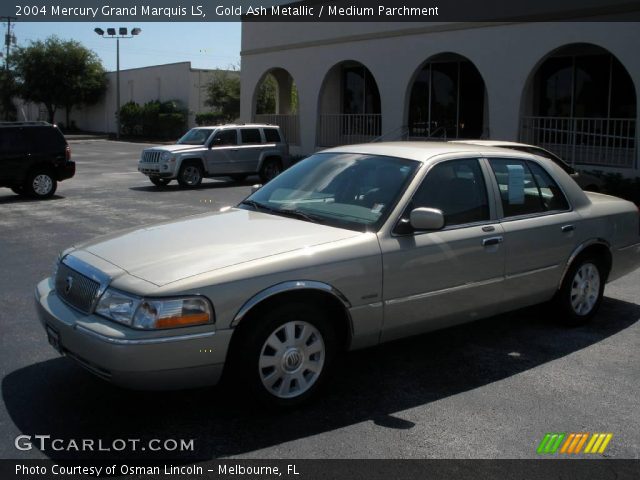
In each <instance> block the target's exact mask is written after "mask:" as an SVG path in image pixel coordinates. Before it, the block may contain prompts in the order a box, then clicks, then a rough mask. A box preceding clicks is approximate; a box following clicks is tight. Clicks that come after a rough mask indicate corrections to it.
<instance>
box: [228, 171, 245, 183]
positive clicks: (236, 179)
mask: <svg viewBox="0 0 640 480" xmlns="http://www.w3.org/2000/svg"><path fill="white" fill-rule="evenodd" d="M229 176H230V177H231V180H233V181H234V182H238V183H239V182H244V181H245V180H246V179H247V177H248V176H249V175H247V174H246V173H236V174H235V175H229Z"/></svg>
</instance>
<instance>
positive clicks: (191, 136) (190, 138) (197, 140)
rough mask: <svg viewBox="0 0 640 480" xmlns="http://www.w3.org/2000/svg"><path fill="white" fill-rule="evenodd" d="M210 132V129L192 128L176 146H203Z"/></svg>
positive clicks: (211, 130)
mask: <svg viewBox="0 0 640 480" xmlns="http://www.w3.org/2000/svg"><path fill="white" fill-rule="evenodd" d="M212 132H213V129H212V128H192V129H191V130H189V131H188V132H187V133H185V134H184V135H183V137H182V138H181V139H180V140H178V142H177V143H178V145H204V144H205V142H206V141H207V139H208V138H209V137H210V136H211V133H212Z"/></svg>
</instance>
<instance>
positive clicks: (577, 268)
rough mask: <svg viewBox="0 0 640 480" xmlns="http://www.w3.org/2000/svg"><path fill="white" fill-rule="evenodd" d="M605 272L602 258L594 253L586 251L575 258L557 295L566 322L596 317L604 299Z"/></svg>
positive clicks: (569, 324) (578, 322)
mask: <svg viewBox="0 0 640 480" xmlns="http://www.w3.org/2000/svg"><path fill="white" fill-rule="evenodd" d="M605 276H606V271H605V269H604V267H603V265H602V261H601V260H600V259H599V258H597V257H595V256H590V255H585V256H583V257H579V258H578V259H576V260H575V261H574V262H573V264H572V265H571V267H570V268H569V270H568V271H567V275H566V276H565V279H564V281H563V283H562V286H561V288H560V290H559V291H558V294H557V297H556V304H557V305H558V307H559V308H560V310H561V312H562V314H563V316H562V319H561V321H562V323H563V324H565V325H567V326H571V327H573V326H578V325H583V324H585V323H587V322H588V321H589V320H591V319H592V318H593V316H594V315H595V314H596V313H597V311H598V309H599V308H600V304H601V303H602V297H603V294H604V284H605V280H606V277H605Z"/></svg>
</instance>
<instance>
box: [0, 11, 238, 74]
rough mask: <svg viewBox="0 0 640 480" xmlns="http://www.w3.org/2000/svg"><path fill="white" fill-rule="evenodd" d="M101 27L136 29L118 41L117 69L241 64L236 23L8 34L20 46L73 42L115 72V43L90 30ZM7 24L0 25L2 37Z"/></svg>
mask: <svg viewBox="0 0 640 480" xmlns="http://www.w3.org/2000/svg"><path fill="white" fill-rule="evenodd" d="M96 27H100V28H102V29H103V30H106V29H107V28H108V27H116V28H118V27H127V28H128V29H129V30H131V29H132V28H134V27H140V28H141V29H142V33H141V34H140V35H138V36H137V37H134V38H131V39H127V40H121V41H120V69H121V70H123V69H127V68H135V67H145V66H149V65H160V64H163V63H175V62H183V61H191V66H192V67H193V68H228V67H230V66H232V65H239V64H240V27H241V24H240V22H208V23H204V22H202V23H196V22H172V23H166V22H164V23H151V22H141V23H136V24H134V23H118V24H117V25H111V24H101V23H96V24H94V23H79V22H69V23H65V22H59V23H49V22H46V23H45V22H29V23H27V22H18V23H16V24H15V27H12V31H13V33H14V34H15V36H16V39H17V42H18V45H19V46H26V45H28V44H29V41H33V40H43V39H45V38H47V37H48V36H50V35H57V36H58V37H60V38H62V39H65V40H77V41H79V42H80V43H82V44H83V45H84V46H85V47H87V48H89V49H91V50H93V51H94V52H95V53H96V54H98V56H99V57H100V58H101V59H102V63H103V65H104V67H105V68H106V69H107V70H109V71H111V70H115V69H116V42H115V40H112V39H103V38H100V37H99V36H98V35H97V34H96V33H94V31H93V29H94V28H96ZM5 31H6V24H2V25H1V30H0V32H1V33H2V38H4V33H5Z"/></svg>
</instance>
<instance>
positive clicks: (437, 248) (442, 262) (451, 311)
mask: <svg viewBox="0 0 640 480" xmlns="http://www.w3.org/2000/svg"><path fill="white" fill-rule="evenodd" d="M483 168H484V167H482V166H481V164H480V162H479V160H478V159H476V158H467V159H460V160H446V161H443V162H440V163H438V164H436V165H435V166H433V167H432V168H431V170H430V171H429V172H428V173H427V175H426V177H425V178H424V180H423V182H422V184H421V185H420V187H419V188H418V189H417V190H416V193H415V195H414V197H413V199H412V200H411V202H410V203H409V205H408V206H407V208H406V209H405V212H404V214H403V218H405V219H406V218H408V216H409V213H410V211H411V210H412V209H414V208H418V207H429V208H437V209H440V210H442V212H443V213H444V216H445V226H444V228H443V229H441V230H438V231H430V232H410V233H404V234H403V233H402V232H401V231H400V230H399V227H396V233H394V234H392V235H391V236H389V237H387V238H381V239H380V244H381V248H382V258H383V266H384V287H383V288H384V318H385V320H384V328H383V334H382V337H383V340H391V339H394V338H398V337H402V336H406V335H411V334H415V333H419V332H423V331H427V330H433V329H436V328H441V327H443V326H447V325H451V324H454V323H457V322H461V321H466V320H470V319H473V318H476V317H481V316H486V315H488V314H491V313H493V312H495V311H498V309H499V308H500V304H501V303H502V300H503V293H502V287H503V284H502V282H503V279H504V262H505V249H504V245H503V232H502V226H501V225H500V223H499V222H498V221H497V216H496V213H495V209H494V208H493V205H492V204H491V201H490V199H491V198H492V196H493V195H491V196H490V195H489V192H492V190H491V188H490V185H491V184H489V183H487V180H486V176H485V174H484V172H483ZM401 223H402V221H401V222H400V224H401ZM400 224H399V225H400Z"/></svg>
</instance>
